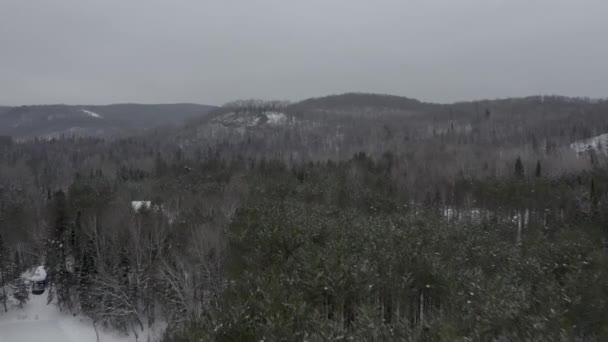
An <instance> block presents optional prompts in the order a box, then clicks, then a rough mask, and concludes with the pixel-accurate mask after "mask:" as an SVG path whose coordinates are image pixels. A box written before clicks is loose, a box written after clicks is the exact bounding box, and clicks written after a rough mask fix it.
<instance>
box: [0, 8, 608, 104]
mask: <svg viewBox="0 0 608 342" xmlns="http://www.w3.org/2000/svg"><path fill="white" fill-rule="evenodd" d="M607 42H608V1H606V0H298V1H295V0H239V1H237V0H217V1H215V0H214V1H211V0H0V104H4V105H18V104H41V103H69V104H76V103H78V104H106V103H115V102H144V103H161V102H162V103H164V102H197V103H206V104H221V103H223V102H226V101H229V100H233V99H237V98H264V99H281V100H298V99H303V98H306V97H311V96H320V95H328V94H334V93H341V92H347V91H364V92H378V93H390V94H396V95H403V96H408V97H414V98H418V99H422V100H428V101H439V102H449V101H456V100H472V99H481V98H496V97H510V96H522V95H533V94H562V95H570V96H590V97H607V96H608V43H607Z"/></svg>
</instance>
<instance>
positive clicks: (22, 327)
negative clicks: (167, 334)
mask: <svg viewBox="0 0 608 342" xmlns="http://www.w3.org/2000/svg"><path fill="white" fill-rule="evenodd" d="M46 303H47V292H45V293H44V294H43V295H40V296H35V295H30V301H29V302H28V303H27V304H26V305H25V306H24V308H23V309H19V308H17V307H12V308H10V309H9V312H8V313H4V312H3V311H4V310H0V311H2V312H0V342H17V341H18V342H96V341H97V338H96V335H95V329H94V328H93V323H92V321H91V320H90V319H89V318H87V317H82V316H77V317H74V316H72V315H69V314H67V313H64V312H60V311H59V309H58V308H57V306H56V305H54V304H51V305H47V304H46ZM97 330H98V333H99V341H100V342H128V341H135V336H133V335H131V336H120V335H118V334H115V333H112V332H109V331H105V330H103V329H101V328H98V329H97ZM147 340H148V339H147V336H146V335H145V334H140V336H139V341H147ZM151 340H153V339H151Z"/></svg>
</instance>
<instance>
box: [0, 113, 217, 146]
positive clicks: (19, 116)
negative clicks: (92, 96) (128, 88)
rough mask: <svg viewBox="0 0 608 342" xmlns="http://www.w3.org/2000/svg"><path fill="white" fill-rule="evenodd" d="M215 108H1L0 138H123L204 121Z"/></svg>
mask: <svg viewBox="0 0 608 342" xmlns="http://www.w3.org/2000/svg"><path fill="white" fill-rule="evenodd" d="M214 108H215V107H213V106H207V105H198V104H154V105H144V104H113V105H107V106H89V105H80V106H73V105H70V106H68V105H38V106H19V107H0V135H10V136H13V137H15V138H17V139H23V138H34V137H42V138H49V137H57V136H61V135H81V136H84V135H91V136H106V137H109V136H120V135H124V134H127V133H132V132H137V131H142V130H146V129H150V128H153V127H157V126H163V125H173V124H180V123H182V122H184V121H185V120H187V119H191V118H197V117H204V116H205V115H206V114H208V113H209V112H210V111H211V110H212V109H214Z"/></svg>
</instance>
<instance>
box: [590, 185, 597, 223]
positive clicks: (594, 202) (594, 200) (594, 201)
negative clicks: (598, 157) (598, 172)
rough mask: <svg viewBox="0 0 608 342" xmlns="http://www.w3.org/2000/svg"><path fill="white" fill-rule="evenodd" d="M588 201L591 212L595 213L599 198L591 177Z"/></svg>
mask: <svg viewBox="0 0 608 342" xmlns="http://www.w3.org/2000/svg"><path fill="white" fill-rule="evenodd" d="M589 201H590V202H591V214H593V215H595V214H596V213H597V212H598V207H599V199H598V195H597V189H596V188H595V180H593V179H591V189H590V190H589Z"/></svg>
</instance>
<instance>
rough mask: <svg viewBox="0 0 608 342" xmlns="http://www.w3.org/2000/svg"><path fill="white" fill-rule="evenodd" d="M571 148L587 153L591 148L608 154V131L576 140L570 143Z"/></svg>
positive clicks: (577, 151)
mask: <svg viewBox="0 0 608 342" xmlns="http://www.w3.org/2000/svg"><path fill="white" fill-rule="evenodd" d="M570 148H571V149H573V150H574V151H575V152H576V153H585V152H587V151H589V150H595V151H598V152H601V153H604V154H608V133H605V134H601V135H598V136H595V137H592V138H588V139H584V140H579V141H575V142H573V143H572V144H570Z"/></svg>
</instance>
